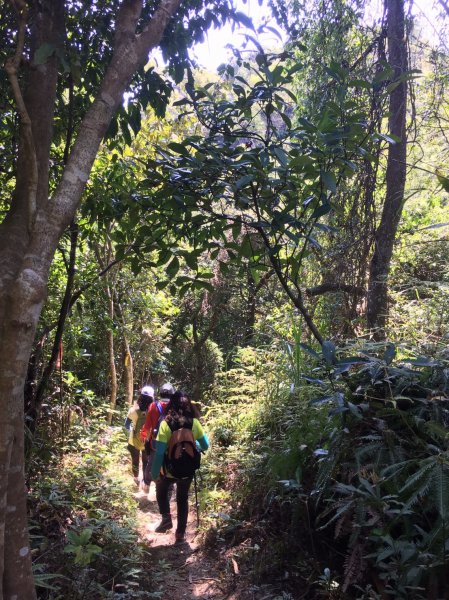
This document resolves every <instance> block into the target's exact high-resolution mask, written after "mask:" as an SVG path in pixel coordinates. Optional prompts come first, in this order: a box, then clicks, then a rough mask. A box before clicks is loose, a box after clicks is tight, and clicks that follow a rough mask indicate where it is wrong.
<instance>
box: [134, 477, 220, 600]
mask: <svg viewBox="0 0 449 600" xmlns="http://www.w3.org/2000/svg"><path fill="white" fill-rule="evenodd" d="M192 488H193V485H192ZM192 493H193V489H192V491H191V493H190V498H189V504H190V506H189V508H190V511H189V520H188V523H187V532H186V533H187V535H186V541H185V542H183V543H175V533H174V531H175V527H176V521H175V522H174V526H175V527H174V528H173V529H172V530H170V531H169V532H167V533H155V531H154V529H155V527H156V526H157V525H158V523H159V522H160V514H159V510H158V506H157V502H156V490H155V485H154V483H152V484H151V486H150V492H149V494H145V493H144V492H143V491H141V490H139V491H136V493H135V494H134V496H135V498H136V500H137V502H138V509H137V512H138V514H137V518H138V533H139V537H140V539H141V540H142V541H143V542H144V543H145V544H146V545H147V546H148V550H149V551H150V553H151V564H152V568H153V567H154V572H153V575H154V580H155V582H157V589H155V590H154V591H157V592H159V593H161V596H160V598H161V600H186V599H192V600H225V599H226V600H231V598H232V597H230V596H229V595H228V594H226V593H225V591H224V583H223V585H220V584H221V581H220V573H219V572H218V571H217V569H216V566H214V564H213V562H212V561H211V560H210V559H208V558H207V556H206V555H205V554H204V552H203V551H202V548H201V546H200V543H199V536H198V534H197V533H198V532H197V528H196V511H195V503H194V501H193V502H192ZM171 512H172V515H173V516H175V515H176V502H175V500H174V494H173V499H172V501H171ZM221 588H223V589H221Z"/></svg>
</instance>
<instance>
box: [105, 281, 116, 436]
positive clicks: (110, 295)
mask: <svg viewBox="0 0 449 600" xmlns="http://www.w3.org/2000/svg"><path fill="white" fill-rule="evenodd" d="M106 295H107V297H108V313H109V319H110V325H109V328H108V349H109V377H110V379H111V395H110V398H109V414H108V419H107V420H108V423H109V425H111V423H112V418H113V416H114V411H115V407H116V405H117V369H116V367H115V351H114V327H113V325H114V297H113V291H112V289H111V286H110V284H109V277H108V276H106Z"/></svg>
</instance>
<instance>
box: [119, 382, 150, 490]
mask: <svg viewBox="0 0 449 600" xmlns="http://www.w3.org/2000/svg"><path fill="white" fill-rule="evenodd" d="M153 400H154V388H153V387H151V385H145V386H143V388H142V389H141V390H140V396H139V399H138V401H137V402H136V403H135V404H134V405H133V406H132V407H131V408H130V409H129V411H128V414H127V416H126V420H125V429H126V430H127V431H129V436H128V450H129V452H130V454H131V468H132V474H133V479H134V483H135V484H136V485H139V462H140V459H141V460H142V473H144V472H145V467H146V464H147V461H148V455H147V452H146V450H145V444H144V443H143V441H142V440H141V438H140V430H141V428H142V426H143V424H144V422H145V418H146V415H147V410H148V407H149V406H150V404H151V403H152V402H153Z"/></svg>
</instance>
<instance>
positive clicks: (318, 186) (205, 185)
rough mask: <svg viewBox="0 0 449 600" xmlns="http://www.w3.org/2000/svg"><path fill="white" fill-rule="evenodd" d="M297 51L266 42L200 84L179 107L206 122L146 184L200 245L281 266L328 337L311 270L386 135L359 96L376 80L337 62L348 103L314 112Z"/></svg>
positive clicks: (158, 162) (335, 72)
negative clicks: (373, 124)
mask: <svg viewBox="0 0 449 600" xmlns="http://www.w3.org/2000/svg"><path fill="white" fill-rule="evenodd" d="M237 54H238V53H237ZM292 58H293V53H292V52H282V53H281V54H265V53H263V52H262V51H261V49H259V52H258V54H257V55H256V57H255V61H252V62H251V63H250V62H248V61H245V60H244V59H242V58H241V57H240V56H238V60H237V63H236V65H235V66H231V65H228V66H226V67H223V68H222V72H221V75H222V81H220V83H219V84H213V83H210V84H207V85H206V86H204V87H203V88H195V87H194V86H193V82H192V81H190V82H189V84H188V85H187V86H186V87H187V91H188V95H187V96H186V97H184V98H182V99H181V100H179V101H177V102H176V103H175V105H176V106H177V107H178V108H180V109H182V111H183V115H182V118H184V119H191V118H192V116H193V117H195V119H196V120H197V123H198V124H197V127H196V128H195V130H194V131H193V132H192V133H191V134H190V135H188V136H186V137H185V139H184V140H183V141H182V142H172V143H169V144H168V148H167V147H164V148H162V147H160V148H159V152H158V156H157V157H156V158H154V159H151V160H149V161H148V174H147V177H146V179H145V180H144V181H142V183H141V186H140V187H141V189H142V190H148V191H149V190H151V210H156V211H157V214H158V215H159V218H163V219H164V220H166V221H168V222H171V223H173V224H175V226H176V227H177V229H178V231H179V232H181V233H182V235H183V236H185V238H186V239H187V240H189V242H190V243H191V244H192V246H193V247H194V248H209V249H212V248H214V247H217V246H219V247H224V248H226V249H227V252H228V255H229V256H230V257H231V259H236V260H240V259H242V258H243V259H245V260H247V261H248V262H249V264H250V265H251V267H252V268H253V269H254V271H256V272H259V273H260V272H261V271H264V270H268V269H274V271H275V272H276V275H277V277H278V279H279V281H280V283H281V285H282V287H283V289H284V292H285V293H286V294H287V296H288V298H289V299H290V301H291V302H292V303H293V305H294V306H295V307H296V308H298V309H299V310H300V311H301V313H302V314H303V316H304V317H305V318H306V321H307V323H308V325H309V327H310V328H311V330H312V332H313V333H314V335H315V337H316V338H317V339H318V340H319V341H320V342H321V341H322V340H321V336H320V334H319V332H318V331H317V329H316V327H315V326H314V324H313V322H312V320H311V318H310V316H309V315H308V313H307V309H306V306H305V304H304V302H303V286H304V284H303V282H302V269H303V267H304V264H305V261H307V259H308V257H309V256H310V255H312V254H314V255H316V254H318V255H319V254H320V252H321V250H322V240H323V239H325V238H326V237H328V236H332V235H333V233H334V232H335V229H334V228H333V226H332V214H333V212H334V211H335V210H338V207H337V205H336V204H335V203H334V202H333V200H334V197H335V195H336V194H337V192H338V189H339V186H340V185H341V184H342V182H347V181H349V180H351V178H353V177H354V176H355V175H356V174H357V172H358V170H359V166H360V164H361V163H362V162H366V160H367V159H368V160H369V159H370V156H371V154H370V152H371V149H372V147H373V145H374V144H376V143H377V142H378V140H379V136H378V135H376V134H374V133H372V132H370V131H369V130H368V128H367V126H366V121H365V119H364V115H363V113H362V112H361V110H360V108H359V107H358V105H357V104H356V103H354V102H353V101H352V100H350V94H349V90H350V89H351V88H366V86H370V85H373V83H371V82H369V81H365V80H360V79H357V80H356V79H353V78H351V76H350V73H349V72H348V70H345V69H344V68H342V67H341V66H339V65H337V64H333V65H332V69H330V73H332V77H333V85H334V86H335V87H336V90H337V91H336V94H335V96H336V98H337V99H338V101H335V100H329V101H327V102H325V103H324V104H323V106H322V108H321V110H320V111H319V112H317V113H315V114H314V115H312V116H309V115H305V114H303V113H302V112H301V111H300V110H299V108H298V107H299V105H300V102H299V98H298V97H297V96H296V95H295V93H294V92H293V91H292V85H291V84H292V80H293V76H294V74H295V73H297V72H298V70H299V69H301V65H300V64H297V63H294V62H293V61H292ZM174 274H175V273H172V275H174Z"/></svg>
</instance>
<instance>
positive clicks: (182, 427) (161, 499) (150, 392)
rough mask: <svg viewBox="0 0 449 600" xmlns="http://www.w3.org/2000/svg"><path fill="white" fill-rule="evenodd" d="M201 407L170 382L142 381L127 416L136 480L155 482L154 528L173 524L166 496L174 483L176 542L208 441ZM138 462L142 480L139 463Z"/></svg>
mask: <svg viewBox="0 0 449 600" xmlns="http://www.w3.org/2000/svg"><path fill="white" fill-rule="evenodd" d="M198 417H199V411H198V409H197V407H196V405H195V404H194V403H193V402H192V401H191V400H190V398H189V397H188V395H187V394H186V393H185V392H183V391H181V390H176V391H175V390H174V388H173V386H172V385H171V384H170V383H164V384H163V385H161V386H160V388H159V395H158V397H156V394H155V389H154V387H153V386H151V385H145V386H144V387H143V388H142V389H141V390H140V395H139V399H138V401H137V403H136V404H135V405H134V406H133V407H132V408H130V410H129V411H128V416H127V418H126V421H125V427H126V429H128V430H129V438H128V450H129V452H130V454H131V465H132V474H133V478H134V482H135V483H136V485H138V486H140V487H141V489H142V490H143V491H144V492H145V493H148V491H149V486H150V483H151V482H152V481H154V482H155V484H156V500H157V504H158V507H159V512H160V513H161V522H160V523H159V525H158V526H157V527H156V529H155V531H156V532H157V533H164V532H166V531H169V530H170V529H172V528H173V520H172V516H171V512H170V498H171V493H172V489H173V486H174V485H175V484H176V506H177V526H176V531H175V540H176V542H183V541H184V540H185V535H186V527H187V518H188V511H189V506H188V494H189V488H190V485H191V483H192V479H193V477H194V474H195V470H196V469H197V468H198V467H199V464H200V456H201V455H200V452H201V451H205V450H207V449H208V447H209V441H208V439H207V436H206V434H205V433H204V431H203V428H202V426H201V423H200V422H199V419H198ZM140 463H141V465H142V475H143V478H142V481H141V480H140V479H139V467H140Z"/></svg>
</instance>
